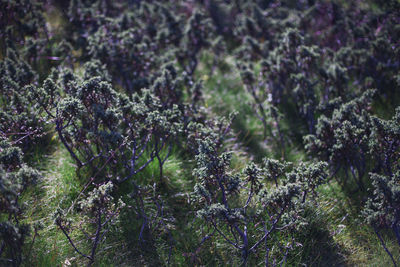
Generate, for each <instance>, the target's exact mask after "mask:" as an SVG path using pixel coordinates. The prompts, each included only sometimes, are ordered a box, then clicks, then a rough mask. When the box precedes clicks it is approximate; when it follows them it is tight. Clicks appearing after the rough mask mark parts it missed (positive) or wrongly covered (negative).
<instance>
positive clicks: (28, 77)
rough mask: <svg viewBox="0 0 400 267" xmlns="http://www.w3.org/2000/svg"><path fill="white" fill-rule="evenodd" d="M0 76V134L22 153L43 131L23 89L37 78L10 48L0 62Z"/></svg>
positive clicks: (42, 126) (41, 122)
mask: <svg viewBox="0 0 400 267" xmlns="http://www.w3.org/2000/svg"><path fill="white" fill-rule="evenodd" d="M0 75H1V78H0V92H1V94H0V108H1V109H0V135H1V136H2V137H3V138H7V139H10V140H12V142H13V143H14V144H17V145H20V146H21V147H22V148H23V149H24V150H26V149H28V148H29V145H31V144H32V143H33V141H34V139H35V138H37V137H40V136H42V135H43V134H44V128H45V127H44V125H43V120H42V117H41V115H40V112H39V111H38V110H37V109H36V108H35V107H34V105H32V104H31V103H30V102H29V101H28V98H27V95H28V93H29V90H28V88H27V87H26V86H27V85H30V84H32V83H35V82H37V75H36V73H35V72H34V71H33V70H32V68H31V67H30V65H29V64H28V63H26V61H24V60H23V59H21V57H20V56H19V55H18V54H17V52H16V51H14V50H12V49H8V51H7V57H6V58H4V60H2V61H1V62H0Z"/></svg>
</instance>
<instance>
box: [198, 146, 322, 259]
mask: <svg viewBox="0 0 400 267" xmlns="http://www.w3.org/2000/svg"><path fill="white" fill-rule="evenodd" d="M218 149H219V147H217V146H215V145H214V143H213V142H212V141H211V140H210V139H206V140H204V141H199V150H198V154H197V155H196V161H197V168H196V169H195V170H194V171H193V175H194V176H195V177H196V179H197V184H196V185H195V188H194V198H195V200H196V203H198V204H197V205H199V209H198V210H197V217H198V218H201V219H202V220H203V221H204V223H205V224H206V225H207V226H208V229H209V232H207V234H206V235H205V236H204V237H203V239H202V240H201V242H200V245H202V244H203V243H204V242H206V241H207V240H209V239H211V238H214V237H217V236H218V237H220V238H221V240H223V242H226V243H227V244H229V245H230V246H232V247H233V248H234V249H235V250H236V251H237V252H238V253H240V255H241V261H242V264H243V265H247V263H248V260H249V257H250V256H251V255H254V254H257V255H259V254H258V253H260V251H261V250H262V251H263V252H262V254H264V255H265V264H266V265H267V266H269V264H270V263H271V262H276V260H281V263H283V262H285V260H286V258H287V255H288V252H289V250H290V249H291V248H292V247H293V244H294V241H293V240H292V239H291V237H290V229H293V228H294V227H295V226H296V224H300V222H301V206H302V205H303V204H304V203H305V201H306V196H307V193H308V192H312V193H314V192H315V188H316V187H317V186H318V185H320V184H321V183H323V182H324V180H325V178H326V177H327V174H326V172H325V170H324V168H325V167H326V164H325V163H316V164H310V165H305V164H301V165H299V166H298V167H295V168H293V170H292V171H288V170H287V167H288V163H286V162H282V163H280V162H276V161H273V160H269V159H267V160H266V161H265V166H263V167H259V166H257V165H256V164H254V163H251V164H250V165H248V166H247V167H245V168H244V169H243V171H242V173H241V174H240V173H235V172H233V171H231V170H230V169H229V165H230V160H231V154H230V153H219V152H218ZM278 179H279V183H278ZM268 180H274V181H276V186H274V187H273V188H268V186H267V183H266V181H268ZM242 197H243V198H242ZM256 225H260V226H262V227H261V228H262V229H260V228H258V227H257V226H256ZM275 235H283V236H286V237H287V238H288V239H287V241H288V243H286V244H284V243H280V242H279V241H278V242H273V241H272V240H274V237H273V236H275ZM276 250H279V251H280V252H278V253H276V254H275V253H274V254H272V253H271V254H270V252H271V251H276ZM272 259H273V260H272ZM257 260H259V258H257Z"/></svg>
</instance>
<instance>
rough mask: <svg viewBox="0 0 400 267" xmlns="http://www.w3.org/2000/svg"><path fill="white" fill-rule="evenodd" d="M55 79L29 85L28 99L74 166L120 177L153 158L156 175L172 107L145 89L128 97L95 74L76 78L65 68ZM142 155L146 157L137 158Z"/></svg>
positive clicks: (173, 122)
mask: <svg viewBox="0 0 400 267" xmlns="http://www.w3.org/2000/svg"><path fill="white" fill-rule="evenodd" d="M91 70H92V68H89V71H91ZM54 76H57V74H55V73H54ZM86 76H88V75H86V74H85V75H84V77H86ZM104 76H106V74H104ZM60 80H61V83H60V84H57V83H56V82H55V81H54V79H52V77H49V78H47V79H46V80H45V82H44V84H43V87H42V88H40V87H39V88H31V90H32V91H33V93H32V98H33V99H34V100H35V101H37V103H38V104H39V105H40V106H41V107H42V108H43V110H44V111H45V112H46V113H47V115H48V117H49V119H50V120H52V122H53V123H54V126H55V130H56V131H57V134H58V137H59V138H60V141H61V142H62V143H63V145H64V146H65V147H66V149H67V150H68V152H69V153H70V155H71V157H72V158H73V159H74V160H75V162H76V164H77V165H78V168H81V167H84V166H88V167H89V168H90V170H91V171H92V173H93V175H94V174H95V173H97V174H98V172H103V173H105V177H108V176H109V177H116V179H117V180H118V181H120V182H123V181H126V180H128V179H130V178H131V177H132V176H133V175H135V174H136V173H137V172H139V171H140V170H142V169H144V168H145V167H146V166H147V165H148V164H149V163H150V162H152V161H153V160H154V158H157V159H158V160H159V164H160V174H162V165H163V163H164V162H165V158H164V159H161V157H160V151H161V150H163V149H164V148H165V147H166V146H167V144H166V143H167V140H169V138H170V136H173V135H175V134H177V132H178V131H179V127H180V126H179V123H180V122H179V120H180V114H179V112H180V111H179V110H178V109H177V108H176V107H175V106H173V107H171V108H170V109H163V108H162V105H161V103H160V101H159V99H158V98H157V97H155V96H154V95H153V94H152V93H151V92H150V91H149V90H143V91H142V92H141V95H140V94H135V95H134V96H132V100H131V99H129V98H128V97H127V96H126V95H125V94H123V93H117V92H116V91H114V90H113V89H112V87H111V85H110V84H109V83H108V82H106V81H102V80H101V77H100V76H97V77H93V78H90V79H89V80H84V81H81V80H80V79H79V78H78V77H76V76H74V75H73V74H72V73H70V72H66V73H65V75H62V77H60ZM60 86H61V88H60ZM63 91H64V92H63ZM61 93H62V94H65V96H63V97H62V96H61ZM145 152H146V153H145ZM145 155H149V157H148V158H147V159H143V160H142V158H143V157H145ZM167 156H168V154H167ZM167 156H166V157H167ZM117 170H120V171H118V172H117ZM115 173H118V174H117V176H114V175H113V174H115ZM160 179H162V178H161V177H160Z"/></svg>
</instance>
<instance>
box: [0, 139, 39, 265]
mask: <svg viewBox="0 0 400 267" xmlns="http://www.w3.org/2000/svg"><path fill="white" fill-rule="evenodd" d="M39 179H40V174H39V172H38V171H37V170H35V169H33V168H30V167H28V166H27V165H26V164H24V162H23V154H22V151H21V149H20V148H18V147H16V146H13V145H12V144H11V143H10V142H9V141H8V140H6V139H3V138H1V139H0V204H1V205H0V218H1V221H0V263H1V265H4V266H19V265H20V264H21V263H22V261H23V260H24V256H25V255H24V254H23V248H24V244H25V241H26V238H27V237H28V236H29V235H30V230H31V225H30V224H27V223H23V222H22V219H23V217H24V210H25V207H24V206H23V204H22V203H21V202H20V201H19V199H20V198H21V195H22V193H23V192H24V191H26V190H27V188H29V187H32V185H34V184H35V183H36V182H37V181H38V180H39ZM33 241H34V239H33Z"/></svg>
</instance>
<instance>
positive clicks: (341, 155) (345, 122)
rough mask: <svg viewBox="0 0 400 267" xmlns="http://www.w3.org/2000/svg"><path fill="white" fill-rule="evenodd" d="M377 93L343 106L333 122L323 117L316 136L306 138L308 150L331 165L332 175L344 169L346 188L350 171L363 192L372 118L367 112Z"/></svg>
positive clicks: (370, 91) (333, 116) (372, 91)
mask: <svg viewBox="0 0 400 267" xmlns="http://www.w3.org/2000/svg"><path fill="white" fill-rule="evenodd" d="M374 92H375V91H374V90H368V91H366V92H364V93H363V94H362V95H361V96H360V97H359V98H356V99H354V100H352V101H350V102H348V103H343V104H342V105H339V106H340V107H339V108H337V109H335V110H334V111H333V113H332V116H331V118H328V117H326V116H321V117H320V118H319V119H318V124H317V130H316V134H315V135H307V136H305V138H304V140H305V143H306V149H307V150H308V151H309V152H311V153H314V154H315V155H317V156H318V157H319V158H320V159H322V160H325V161H327V162H328V163H329V165H330V167H331V169H332V175H335V174H336V173H337V172H338V171H339V170H340V169H342V170H343V171H344V173H345V179H344V183H345V184H346V182H347V180H348V178H347V177H349V171H350V175H351V177H352V178H353V180H354V181H355V182H356V183H357V184H358V187H359V189H361V190H363V189H365V188H364V182H363V178H364V176H365V174H366V172H367V170H368V169H367V168H368V166H367V160H368V159H367V157H368V152H369V147H368V142H369V136H370V134H371V117H370V114H369V113H368V112H367V108H368V106H370V105H371V101H372V96H373V94H374ZM336 177H337V176H336Z"/></svg>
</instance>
